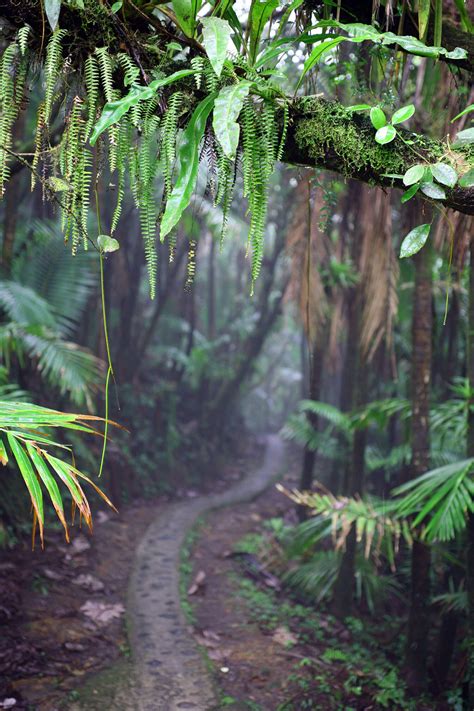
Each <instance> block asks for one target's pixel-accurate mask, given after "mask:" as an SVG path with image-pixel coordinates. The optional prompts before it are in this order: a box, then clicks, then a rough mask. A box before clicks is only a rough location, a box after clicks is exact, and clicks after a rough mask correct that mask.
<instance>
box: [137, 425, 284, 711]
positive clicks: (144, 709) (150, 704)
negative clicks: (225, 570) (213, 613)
mask: <svg viewBox="0 0 474 711" xmlns="http://www.w3.org/2000/svg"><path fill="white" fill-rule="evenodd" d="M283 455H284V445H283V443H282V441H281V440H280V439H279V438H278V437H277V436H275V435H270V436H269V437H267V444H266V451H265V458H264V462H263V465H262V466H261V468H260V469H259V470H258V471H256V472H251V473H250V474H248V475H247V476H246V477H244V478H243V479H242V480H241V481H240V482H239V483H238V484H236V485H235V486H234V487H232V488H231V489H229V490H228V491H226V492H224V493H222V494H215V495H212V496H205V497H204V496H203V497H199V498H197V499H193V500H191V501H184V502H180V503H177V504H173V505H172V506H170V507H169V508H167V509H166V511H165V512H164V513H163V514H161V515H160V516H159V518H158V519H157V520H156V521H155V522H154V523H152V524H151V526H150V527H149V528H148V530H147V532H146V534H145V536H144V538H143V540H142V542H141V543H140V545H139V547H138V550H137V556H136V563H135V566H134V570H133V573H132V577H131V581H130V589H129V598H128V616H129V620H130V627H131V629H130V640H131V646H132V652H133V657H134V662H135V674H134V676H135V680H134V687H135V694H134V695H135V697H136V698H135V703H134V706H133V708H134V709H137V710H139V711H181V710H182V709H194V711H210V710H211V709H215V708H217V706H216V704H217V703H218V701H217V698H216V695H215V690H214V688H213V683H212V679H211V676H210V674H209V671H208V669H207V668H206V665H205V662H204V659H203V656H202V654H201V653H200V651H199V649H198V647H197V645H196V643H195V641H194V640H193V639H192V637H191V635H190V634H189V631H188V623H187V621H186V619H185V617H184V614H183V612H182V610H181V605H180V598H179V570H180V551H181V547H182V545H183V542H184V539H185V537H186V534H187V533H188V531H189V529H190V528H191V526H192V525H193V524H194V522H195V521H196V519H197V518H198V516H200V515H201V514H204V513H206V512H207V511H210V510H212V509H215V508H219V507H222V506H228V505H230V504H237V503H241V502H243V501H248V500H251V499H253V498H255V497H256V496H257V495H258V494H260V493H261V492H262V491H264V490H265V489H266V488H267V487H268V486H269V485H270V483H271V482H272V481H274V480H275V479H276V478H277V475H278V474H279V473H280V471H281V469H282V463H283Z"/></svg>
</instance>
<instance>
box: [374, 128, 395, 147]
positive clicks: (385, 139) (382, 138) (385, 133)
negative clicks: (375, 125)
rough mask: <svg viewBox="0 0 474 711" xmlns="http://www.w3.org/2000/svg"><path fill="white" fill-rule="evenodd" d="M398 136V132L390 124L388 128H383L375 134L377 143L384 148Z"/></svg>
mask: <svg viewBox="0 0 474 711" xmlns="http://www.w3.org/2000/svg"><path fill="white" fill-rule="evenodd" d="M396 135H397V130H396V129H395V128H394V127H393V126H391V125H390V124H387V125H386V126H382V128H379V130H378V131H377V133H376V134H375V140H376V141H377V143H380V144H381V145H382V146H383V145H384V144H385V143H390V142H391V141H393V139H394V138H395V136H396Z"/></svg>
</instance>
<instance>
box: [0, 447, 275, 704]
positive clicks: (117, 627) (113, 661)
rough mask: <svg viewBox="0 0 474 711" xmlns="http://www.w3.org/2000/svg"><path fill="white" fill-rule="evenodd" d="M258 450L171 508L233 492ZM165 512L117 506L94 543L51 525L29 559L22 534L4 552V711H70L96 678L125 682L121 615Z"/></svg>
mask: <svg viewBox="0 0 474 711" xmlns="http://www.w3.org/2000/svg"><path fill="white" fill-rule="evenodd" d="M260 450H261V447H260V446H259V445H258V444H257V443H256V442H255V441H250V442H249V443H248V445H246V448H245V452H244V456H243V457H241V458H237V459H235V458H234V459H233V460H232V462H229V463H228V464H227V465H226V466H224V467H223V470H222V473H221V476H220V478H219V481H217V482H211V481H207V482H205V483H204V484H203V486H202V488H201V491H197V490H196V488H195V487H193V488H192V489H191V488H189V487H186V486H185V485H184V484H183V485H182V486H181V488H180V489H179V490H178V491H177V495H176V497H175V498H174V501H179V500H182V501H185V500H187V499H188V500H193V499H194V498H195V497H197V496H198V494H199V493H204V494H208V493H210V492H216V491H225V490H227V489H228V488H229V486H230V485H231V484H234V483H235V482H236V481H238V480H239V479H240V478H241V477H242V476H244V475H245V474H246V473H247V471H248V465H249V463H250V461H252V460H253V461H255V458H256V457H257V459H258V453H259V451H260ZM169 505H170V499H169V497H161V498H155V499H153V500H149V501H140V502H136V503H134V504H133V505H127V506H123V507H120V511H119V514H118V515H117V514H114V513H113V512H110V511H105V510H103V509H102V508H101V509H100V510H95V514H94V533H93V535H92V536H91V535H90V534H89V533H88V532H87V531H85V530H83V531H80V530H78V528H77V526H76V527H74V528H73V529H72V531H71V544H69V545H68V544H67V543H66V542H65V540H64V536H63V534H62V532H61V531H60V530H59V529H58V527H57V526H54V525H53V526H50V527H48V529H47V531H46V543H45V549H44V550H41V549H40V548H39V547H37V548H36V549H35V551H33V552H32V550H31V541H30V540H29V537H28V536H27V535H25V536H24V537H23V538H22V539H21V540H20V541H19V542H18V544H17V545H16V546H15V547H14V548H13V549H12V550H3V551H1V557H0V591H1V592H0V629H1V634H0V709H4V708H12V709H15V711H33V710H34V711H36V709H38V711H57V710H59V709H69V708H71V705H72V704H73V703H74V702H75V701H76V700H78V699H80V698H81V689H82V688H83V687H84V686H86V685H87V686H90V680H91V679H92V680H94V679H95V676H96V674H97V673H98V672H101V671H102V670H104V669H108V668H114V670H115V672H117V669H119V670H120V673H121V674H123V675H126V674H127V673H128V671H129V667H130V666H131V662H130V645H129V639H128V631H127V628H126V618H125V610H126V599H127V591H128V586H129V578H130V574H131V570H132V567H133V563H134V560H135V555H136V549H137V546H138V544H139V542H140V541H141V540H142V538H143V536H144V534H145V532H146V530H147V528H148V527H149V525H150V523H151V522H152V521H154V520H155V519H156V518H157V517H158V516H160V512H164V511H165V510H166V509H167V508H168V507H169ZM91 693H92V694H94V693H97V694H100V693H101V692H100V690H96V689H94V688H92V690H91ZM104 708H105V707H104Z"/></svg>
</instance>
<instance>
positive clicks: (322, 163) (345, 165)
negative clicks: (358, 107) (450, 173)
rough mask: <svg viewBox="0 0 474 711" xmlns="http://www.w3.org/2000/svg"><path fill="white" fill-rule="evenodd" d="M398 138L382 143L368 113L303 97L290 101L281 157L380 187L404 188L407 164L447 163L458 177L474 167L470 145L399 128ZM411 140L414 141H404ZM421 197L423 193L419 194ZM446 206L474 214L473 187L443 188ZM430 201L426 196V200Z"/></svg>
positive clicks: (289, 161)
mask: <svg viewBox="0 0 474 711" xmlns="http://www.w3.org/2000/svg"><path fill="white" fill-rule="evenodd" d="M397 132H398V136H397V138H396V139H395V140H394V141H393V142H392V143H389V144H387V145H385V146H381V145H379V144H378V143H376V142H375V131H374V129H373V127H372V125H371V123H370V121H369V120H368V118H367V117H366V116H363V115H361V114H357V113H353V112H351V111H348V110H347V109H345V108H344V106H342V104H340V103H339V102H337V101H328V100H326V99H321V98H317V97H304V98H302V99H298V100H296V101H295V102H293V104H292V107H291V109H290V124H289V129H288V136H287V141H286V146H285V151H284V156H283V160H284V161H285V162H286V163H292V164H296V165H305V166H310V167H311V166H314V167H319V168H324V169H325V170H331V171H334V172H336V173H339V174H341V175H344V176H345V177H347V178H355V179H356V180H361V181H362V182H364V183H370V184H371V185H379V186H381V187H388V188H391V187H395V188H401V189H406V188H405V186H404V185H403V182H402V180H401V179H400V178H393V177H389V176H391V175H400V176H402V175H403V174H404V173H405V172H406V171H407V169H408V168H410V167H411V166H413V165H415V164H417V163H422V162H423V161H426V162H427V163H436V162H439V161H443V160H444V161H447V162H449V163H450V164H451V165H453V167H454V168H455V170H456V172H457V173H458V175H459V177H461V176H462V175H463V174H464V173H466V172H467V171H468V170H470V169H472V168H474V150H473V147H472V145H471V146H466V147H463V148H458V149H456V150H454V149H453V148H452V147H451V146H450V145H449V142H447V141H439V140H433V139H430V138H428V137H427V136H423V135H419V134H415V133H411V132H409V131H406V130H404V129H401V128H399V127H397ZM408 140H409V141H413V144H412V145H409V144H407V141H408ZM419 194H420V195H421V197H424V196H423V195H422V194H421V193H419ZM446 195H447V199H446V200H444V201H438V200H437V201H436V204H443V205H444V206H445V207H448V208H451V209H453V210H457V211H458V212H462V213H464V214H467V215H474V187H471V188H461V187H456V188H454V189H453V190H449V189H448V188H446ZM426 199H428V198H426Z"/></svg>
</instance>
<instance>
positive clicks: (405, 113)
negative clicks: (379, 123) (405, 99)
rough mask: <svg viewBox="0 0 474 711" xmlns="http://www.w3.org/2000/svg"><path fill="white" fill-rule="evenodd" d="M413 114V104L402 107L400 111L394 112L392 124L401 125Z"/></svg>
mask: <svg viewBox="0 0 474 711" xmlns="http://www.w3.org/2000/svg"><path fill="white" fill-rule="evenodd" d="M414 113H415V106H414V105H413V104H409V105H408V106H402V108H401V109H398V111H395V113H394V114H393V116H392V121H391V122H392V124H394V125H395V124H397V123H403V121H408V119H409V118H411V117H412V116H413V114H414Z"/></svg>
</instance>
